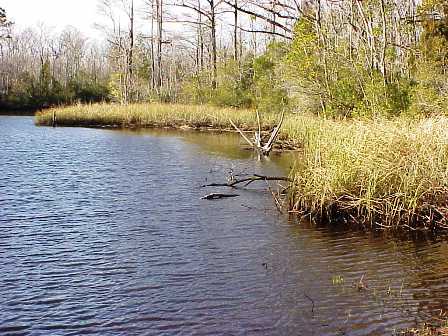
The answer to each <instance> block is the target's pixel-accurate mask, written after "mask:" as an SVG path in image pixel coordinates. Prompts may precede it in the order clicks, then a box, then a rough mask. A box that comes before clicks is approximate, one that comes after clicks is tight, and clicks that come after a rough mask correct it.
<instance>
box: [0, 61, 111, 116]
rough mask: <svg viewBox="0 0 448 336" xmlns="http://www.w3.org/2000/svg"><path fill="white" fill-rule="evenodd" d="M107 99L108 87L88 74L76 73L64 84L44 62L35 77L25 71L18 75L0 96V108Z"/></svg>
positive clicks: (24, 107)
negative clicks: (75, 75)
mask: <svg viewBox="0 0 448 336" xmlns="http://www.w3.org/2000/svg"><path fill="white" fill-rule="evenodd" d="M108 100H109V88H108V87H107V86H106V85H105V84H104V83H101V82H98V81H95V80H93V79H92V78H91V77H90V76H89V75H88V74H85V73H79V74H78V76H77V77H76V78H74V79H72V80H70V81H69V82H68V83H66V84H65V85H63V84H62V83H60V82H59V81H57V80H56V79H55V78H54V77H53V75H52V69H51V65H50V63H49V62H48V61H45V62H44V63H43V64H42V66H41V70H40V72H39V75H38V77H37V78H35V77H33V76H32V75H31V74H30V73H28V72H22V73H21V74H19V76H18V80H17V81H16V84H15V85H14V86H12V87H10V88H9V90H8V94H7V95H4V96H0V107H4V108H8V109H36V108H42V107H49V106H54V105H61V104H72V103H75V102H83V103H93V102H101V101H108Z"/></svg>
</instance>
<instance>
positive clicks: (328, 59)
mask: <svg viewBox="0 0 448 336" xmlns="http://www.w3.org/2000/svg"><path fill="white" fill-rule="evenodd" d="M100 5H101V6H100V9H101V13H102V14H103V17H104V22H107V23H105V24H104V26H102V27H101V28H102V30H103V32H104V37H105V39H104V42H102V43H97V42H95V43H94V42H92V41H90V40H89V39H87V38H85V37H83V36H82V34H81V33H80V32H78V31H77V30H76V29H74V28H67V29H66V30H65V31H63V32H62V33H60V34H56V35H55V34H53V33H51V32H49V31H48V30H46V29H45V28H43V27H39V28H33V29H26V30H23V31H17V30H16V29H15V28H14V25H13V24H10V23H9V22H8V18H7V16H6V13H5V12H4V11H3V10H2V11H0V18H1V21H0V26H1V27H2V28H1V32H0V47H1V48H0V56H1V59H0V73H1V80H0V107H2V108H34V107H45V106H51V105H60V104H73V103H76V102H98V101H117V102H121V103H129V102H139V101H160V102H176V103H179V102H181V103H196V104H198V103H199V104H203V103H207V104H214V105H218V106H233V107H246V108H258V109H260V110H268V111H279V110H285V109H289V110H294V111H307V112H312V113H315V114H323V115H329V116H336V117H356V116H361V117H376V116H396V115H402V114H406V115H420V114H424V115H429V114H441V113H446V111H447V109H448V84H447V83H448V80H447V79H448V76H447V71H448V0H423V1H421V2H418V1H408V0H406V1H405V0H363V1H361V0H341V1H336V2H335V1H330V0H308V1H302V2H298V1H294V0H284V1H281V2H280V1H277V0H274V1H269V2H263V1H258V0H249V1H244V2H240V1H235V0H229V1H214V0H185V1H182V3H180V4H177V5H172V4H171V5H169V4H167V3H165V2H164V1H163V0H151V1H147V4H146V8H143V9H144V10H145V11H146V12H147V13H149V16H148V15H147V16H145V17H144V18H140V17H137V15H135V13H136V9H134V4H133V1H132V0H125V1H114V0H106V1H100ZM180 8H181V10H180ZM123 18H126V20H128V22H125V23H123V22H121V23H120V20H123ZM137 19H141V20H144V21H143V22H144V23H145V24H146V25H148V26H149V27H150V31H151V33H150V34H149V36H148V34H147V33H143V32H139V31H137V30H136V27H137V25H136V24H135V21H136V20H137ZM173 21H178V22H180V23H182V25H183V27H184V29H183V30H182V31H181V32H179V31H178V30H174V31H170V27H171V26H170V25H169V23H171V22H173Z"/></svg>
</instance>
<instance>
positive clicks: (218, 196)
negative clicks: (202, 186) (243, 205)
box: [201, 193, 239, 200]
mask: <svg viewBox="0 0 448 336" xmlns="http://www.w3.org/2000/svg"><path fill="white" fill-rule="evenodd" d="M238 196H239V195H237V194H217V193H212V194H208V195H205V196H204V197H201V199H204V200H216V199H221V198H230V197H238Z"/></svg>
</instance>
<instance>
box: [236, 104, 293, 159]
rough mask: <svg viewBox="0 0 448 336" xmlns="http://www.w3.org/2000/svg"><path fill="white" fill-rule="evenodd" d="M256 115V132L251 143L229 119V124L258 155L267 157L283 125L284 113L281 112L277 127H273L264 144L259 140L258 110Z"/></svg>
mask: <svg viewBox="0 0 448 336" xmlns="http://www.w3.org/2000/svg"><path fill="white" fill-rule="evenodd" d="M256 113H257V124H258V131H255V134H254V141H255V142H252V141H251V140H250V139H249V138H248V137H247V136H246V135H245V134H244V132H243V131H242V130H241V129H239V128H238V126H236V125H235V123H234V122H233V121H232V120H231V119H229V121H230V124H231V125H232V126H233V128H235V129H236V130H237V131H238V133H240V135H241V136H242V137H243V139H244V140H245V141H246V142H247V143H248V144H249V145H250V146H251V147H252V148H253V149H254V150H256V151H258V153H259V154H263V155H264V156H269V153H270V152H271V150H272V148H273V146H274V143H275V140H276V139H277V137H278V135H279V133H280V128H281V127H282V125H283V120H284V117H285V113H284V112H283V113H282V115H281V117H280V122H279V123H278V125H277V126H275V127H274V129H273V130H272V132H271V136H270V137H269V140H268V142H267V143H266V144H264V145H263V144H262V139H261V123H260V114H259V113H258V110H257V111H256Z"/></svg>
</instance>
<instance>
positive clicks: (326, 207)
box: [35, 104, 448, 232]
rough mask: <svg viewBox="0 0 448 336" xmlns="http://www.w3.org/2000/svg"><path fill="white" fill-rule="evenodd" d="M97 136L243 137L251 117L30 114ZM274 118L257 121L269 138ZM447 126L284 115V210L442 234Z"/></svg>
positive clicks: (443, 122)
mask: <svg viewBox="0 0 448 336" xmlns="http://www.w3.org/2000/svg"><path fill="white" fill-rule="evenodd" d="M53 114H55V115H56V126H62V127H87V128H101V129H131V130H133V129H134V130H138V129H167V130H180V131H181V130H185V131H198V132H219V133H225V132H232V133H234V132H236V131H235V130H233V129H231V128H230V127H231V125H230V123H229V119H230V118H231V119H232V120H233V122H234V123H235V124H236V125H237V127H239V128H240V129H242V130H243V131H245V132H251V131H254V130H256V129H257V125H256V120H255V117H254V111H250V110H236V109H228V108H227V109H226V108H218V107H212V106H205V105H201V106H194V105H191V106H190V105H164V104H134V105H127V106H121V105H110V104H97V105H77V106H72V107H65V108H58V109H50V110H45V111H40V112H38V113H37V114H36V117H35V123H36V125H42V126H51V125H52V118H53ZM277 118H278V116H276V115H273V114H271V115H263V116H262V122H261V128H262V130H263V131H265V132H266V133H269V132H268V130H270V129H271V128H272V127H273V126H274V125H275V123H276V122H277ZM447 127H448V118H445V117H440V118H426V119H421V120H410V119H406V120H403V119H401V120H379V121H378V120H376V121H365V120H351V121H347V120H341V121H336V120H328V119H323V118H319V117H316V116H310V115H302V114H300V115H299V114H288V115H287V116H286V118H285V123H284V126H283V129H282V130H281V132H280V136H279V140H278V143H277V146H276V147H277V150H280V151H283V150H285V151H287V150H296V151H297V150H298V149H300V152H299V153H300V154H298V157H297V160H296V161H297V162H296V164H295V167H294V168H292V170H291V172H290V174H289V176H290V177H291V178H292V179H293V181H294V182H292V183H291V184H290V188H289V189H290V191H289V193H288V195H287V199H286V202H285V203H287V208H288V209H287V210H289V212H290V213H292V214H296V215H297V216H308V217H311V219H312V220H314V221H319V222H322V221H324V222H327V223H329V225H337V224H338V223H342V224H345V225H349V226H352V227H354V228H361V229H363V230H369V229H370V230H374V231H376V230H379V231H392V232H394V231H402V232H406V231H408V232H416V231H423V232H433V231H435V232H438V231H446V230H448V185H447V183H446V177H447V172H448V132H446V131H445V129H446V128H447Z"/></svg>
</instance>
